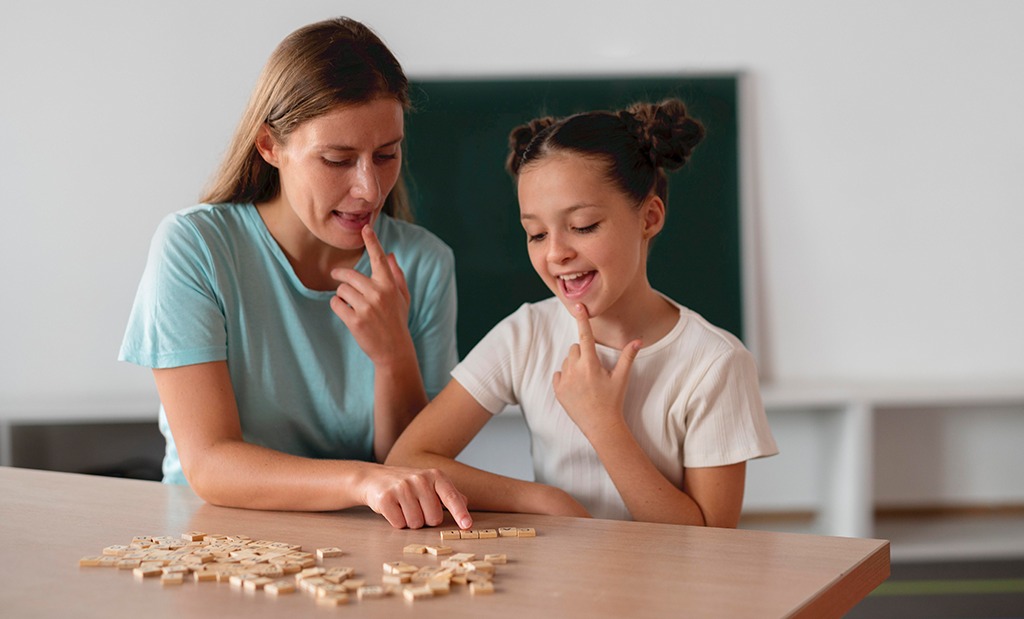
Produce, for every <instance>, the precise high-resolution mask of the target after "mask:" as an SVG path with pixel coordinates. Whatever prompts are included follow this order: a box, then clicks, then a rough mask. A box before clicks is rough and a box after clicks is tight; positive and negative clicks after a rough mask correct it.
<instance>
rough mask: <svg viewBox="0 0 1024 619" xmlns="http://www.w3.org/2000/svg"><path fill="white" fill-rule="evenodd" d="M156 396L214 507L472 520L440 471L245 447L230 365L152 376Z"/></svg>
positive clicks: (406, 520)
mask: <svg viewBox="0 0 1024 619" xmlns="http://www.w3.org/2000/svg"><path fill="white" fill-rule="evenodd" d="M153 375H154V377H155V379H156V385H157V391H158V392H159V394H160V401H161V403H162V404H163V407H164V412H165V413H166V415H167V421H168V424H169V425H170V428H171V434H172V435H173V437H174V442H175V445H176V446H177V449H178V456H179V458H180V459H181V465H182V470H183V471H184V473H185V477H186V478H187V479H188V482H189V484H190V485H191V486H192V489H193V490H194V491H195V492H196V494H198V495H199V496H200V497H201V498H203V499H204V500H206V501H208V502H210V503H213V504H215V505H223V506H229V507H243V508H249V509H272V510H293V511H328V510H338V509H345V508H348V507H352V506H355V505H368V506H369V507H370V508H371V509H373V510H374V511H375V512H377V513H379V514H381V515H383V516H384V517H385V518H386V519H387V520H388V522H390V523H391V524H392V526H395V527H398V528H401V527H410V528H419V527H422V526H424V525H425V524H426V525H432V526H433V525H437V524H440V523H441V522H442V520H443V516H444V514H443V511H442V505H443V506H445V507H447V508H448V510H449V511H450V512H451V513H452V516H453V517H455V519H456V522H458V523H459V525H460V526H463V527H464V528H465V527H469V526H471V525H472V521H471V519H470V516H469V512H468V511H467V509H466V501H465V497H463V496H462V495H461V494H460V493H459V491H458V490H456V488H455V486H454V485H452V483H451V481H450V480H449V479H448V478H447V476H445V475H444V474H443V473H441V472H440V471H429V470H427V471H419V470H407V469H396V468H390V467H385V466H382V465H379V464H373V463H367V462H359V461H347V460H317V459H311V458H302V457H298V456H293V455H289V454H285V453H282V452H279V451H275V450H272V449H268V448H265V447H261V446H258V445H253V444H250V443H247V442H245V440H244V439H243V437H242V429H241V424H240V422H239V416H238V407H237V403H236V400H235V394H234V389H233V388H232V385H231V378H230V374H229V373H228V368H227V363H226V362H224V361H215V362H210V363H201V364H196V365H187V366H182V367H178V368H171V369H156V370H153Z"/></svg>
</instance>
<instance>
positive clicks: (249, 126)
mask: <svg viewBox="0 0 1024 619" xmlns="http://www.w3.org/2000/svg"><path fill="white" fill-rule="evenodd" d="M408 91H409V81H408V79H407V78H406V76H405V72H404V71H402V66H401V65H400V64H399V63H398V60H397V59H396V58H395V56H394V54H392V53H391V51H390V50H389V49H388V48H387V46H386V45H384V42H383V41H381V40H380V38H379V37H378V36H377V35H376V34H374V32H373V31H372V30H370V28H368V27H367V26H365V25H363V24H361V23H360V22H357V21H355V20H354V19H349V18H347V17H339V18H337V19H328V20H325V21H321V22H317V23H314V24H310V25H308V26H304V27H302V28H299V29H298V30H296V31H295V32H293V33H291V34H290V35H288V36H287V37H286V38H285V39H284V40H283V41H281V43H280V44H279V45H278V46H277V48H276V49H275V50H274V52H273V53H272V54H271V56H270V59H269V60H267V64H266V66H265V67H264V68H263V72H262V73H261V74H260V77H259V80H258V81H257V83H256V87H255V89H253V93H252V96H251V97H250V99H249V104H248V106H247V107H246V109H245V112H244V114H243V115H242V120H241V121H240V122H239V125H238V128H237V129H236V131H235V135H234V137H233V138H232V141H231V145H230V146H229V147H228V151H227V153H226V154H225V157H224V161H223V162H222V164H221V167H220V169H219V171H218V172H217V174H216V175H215V176H214V178H213V180H212V182H211V184H210V187H209V189H208V190H207V191H206V193H205V194H204V195H203V197H202V201H203V202H208V203H217V202H264V201H266V200H270V199H273V198H274V197H276V196H277V194H278V192H279V191H280V188H281V185H280V179H279V177H278V173H277V168H275V167H273V166H272V165H270V164H268V163H267V162H266V161H264V160H263V157H261V156H260V154H259V152H258V151H257V150H256V135H257V133H258V131H259V129H260V127H261V126H263V125H266V126H267V128H268V129H269V130H270V133H271V135H272V136H273V137H274V139H275V140H278V141H279V142H284V141H285V140H286V139H287V137H288V135H290V134H291V132H292V131H294V130H295V129H296V128H297V127H298V126H299V125H301V124H302V123H304V122H306V121H308V120H311V119H313V118H317V117H318V116H322V115H323V114H326V113H327V112H330V111H331V110H333V109H335V108H336V107H338V106H344V105H356V104H361V103H369V102H370V101H373V100H375V99H378V98H382V97H384V98H392V99H395V100H396V101H398V102H399V103H400V104H402V107H403V108H405V109H408V108H409V92H408ZM384 212H385V213H387V214H388V215H393V216H398V217H402V218H405V219H408V218H409V216H410V212H409V207H408V198H407V195H406V190H405V185H404V183H403V181H402V179H401V178H399V181H398V182H397V183H396V184H395V187H394V189H392V191H391V194H390V195H389V196H388V197H387V199H386V201H385V203H384Z"/></svg>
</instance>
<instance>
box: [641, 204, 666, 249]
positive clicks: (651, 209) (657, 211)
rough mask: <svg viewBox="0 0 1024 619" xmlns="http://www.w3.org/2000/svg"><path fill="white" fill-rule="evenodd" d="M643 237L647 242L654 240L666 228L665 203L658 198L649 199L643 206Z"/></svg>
mask: <svg viewBox="0 0 1024 619" xmlns="http://www.w3.org/2000/svg"><path fill="white" fill-rule="evenodd" d="M643 218H644V224H643V236H644V239H645V240H650V239H653V238H654V237H656V236H657V235H658V233H659V232H661V229H662V228H664V227H665V203H664V202H662V201H661V198H659V197H658V196H650V197H648V198H647V200H646V202H645V203H644V206H643Z"/></svg>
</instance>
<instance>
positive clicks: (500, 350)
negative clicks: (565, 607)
mask: <svg viewBox="0 0 1024 619" xmlns="http://www.w3.org/2000/svg"><path fill="white" fill-rule="evenodd" d="M666 298H667V297H666ZM669 301H671V299H669ZM671 302H672V303H673V304H674V305H676V307H678V308H679V321H678V322H677V323H676V325H675V327H673V328H672V330H671V331H670V332H669V333H668V334H667V335H666V336H665V337H663V338H662V339H661V340H659V341H657V342H654V343H653V344H651V345H649V346H645V347H644V348H641V349H640V351H639V353H638V354H637V357H636V360H635V362H634V363H633V367H632V369H631V371H630V378H629V386H628V388H627V390H626V399H625V407H624V415H625V418H626V423H627V424H628V426H629V428H630V430H631V431H632V432H633V436H635V437H636V440H637V441H638V442H639V444H640V447H641V448H643V450H644V451H645V452H646V453H647V455H648V456H649V457H650V458H651V460H652V462H653V463H654V465H655V466H656V467H657V468H658V470H659V471H661V473H662V474H663V475H664V476H665V477H666V478H667V479H668V480H669V481H671V482H672V483H673V484H674V485H675V486H676V487H677V488H682V482H683V468H684V467H687V468H689V467H709V466H722V465H726V464H735V463H737V462H743V461H746V460H749V459H751V458H758V457H762V456H770V455H774V454H776V453H778V448H777V447H776V445H775V440H774V439H773V438H772V434H771V430H770V429H769V427H768V420H767V418H766V416H765V413H764V406H763V405H762V403H761V394H760V391H759V388H758V380H757V368H756V366H755V364H754V359H753V356H752V355H751V354H750V352H749V351H748V350H747V349H746V348H744V346H743V344H742V343H741V342H740V341H739V340H738V339H737V338H736V337H735V336H733V335H732V334H730V333H728V332H727V331H724V330H722V329H719V328H718V327H715V326H714V325H711V324H710V323H708V322H707V321H706V320H704V318H702V317H701V316H700V315H699V314H697V313H696V312H693V311H691V310H689V309H687V308H685V307H683V306H681V305H679V304H678V303H675V302H674V301H671ZM578 341H579V336H578V330H577V327H576V319H575V318H574V317H573V316H572V315H571V314H569V312H568V311H567V310H566V309H565V307H564V306H563V305H562V303H561V301H559V300H558V298H556V297H552V298H550V299H547V300H544V301H541V302H539V303H532V304H531V303H526V304H524V305H522V306H521V307H520V308H519V309H518V310H516V311H515V313H513V314H512V315H510V316H508V317H507V318H505V319H504V320H502V321H501V322H500V323H498V325H497V326H495V327H494V329H492V330H491V331H490V333H488V334H487V335H486V336H485V337H484V338H483V339H482V340H481V341H480V343H479V344H477V345H476V347H474V348H473V350H472V351H470V353H469V354H468V355H467V356H466V358H465V360H463V362H462V363H460V364H459V365H458V366H456V367H455V369H454V370H452V376H453V377H454V378H455V380H457V381H459V384H460V385H462V386H463V387H464V388H465V389H466V390H467V391H468V392H469V393H470V394H471V395H472V396H473V397H474V398H475V399H476V400H477V402H479V403H480V405H481V406H483V407H484V408H485V409H487V410H488V411H489V412H491V413H492V414H496V413H499V412H501V410H502V409H504V408H505V407H506V406H508V405H516V404H518V405H519V406H520V407H521V408H522V410H523V414H524V416H525V418H526V423H527V425H528V426H529V429H530V436H531V439H532V443H533V444H532V457H533V468H534V476H535V479H536V481H538V482H540V483H544V484H548V485H552V486H556V487H558V488H561V489H563V490H565V491H567V492H569V493H570V494H571V495H572V496H573V497H575V498H576V500H578V501H579V502H580V503H582V504H583V506H584V507H586V508H587V510H588V511H589V512H590V514H591V515H592V516H594V517H596V518H610V519H619V520H628V519H631V516H630V513H629V510H628V509H627V508H626V505H625V503H624V502H623V500H622V497H621V496H620V495H619V492H618V490H616V488H615V485H614V484H613V483H612V480H611V478H610V477H609V476H608V472H607V471H606V470H605V468H604V465H603V464H602V463H601V461H600V459H599V458H598V457H597V452H596V451H595V450H594V448H593V447H592V446H591V444H590V442H589V441H588V440H587V438H586V437H585V436H584V435H583V432H581V431H580V429H579V428H578V427H577V426H576V424H575V423H574V422H573V421H572V419H571V418H570V417H569V415H568V414H567V413H566V412H565V409H563V408H562V406H561V404H559V403H558V400H557V399H556V398H555V392H554V388H553V387H552V385H551V377H552V376H553V375H554V373H555V372H556V371H558V370H560V369H561V366H562V362H563V361H564V360H565V357H566V355H567V354H568V352H569V348H570V347H571V346H572V345H573V344H576V343H578ZM597 353H598V356H599V357H600V358H601V361H602V363H603V364H604V366H605V367H606V368H609V369H610V368H612V367H614V365H615V363H616V361H617V360H618V357H619V353H620V351H618V350H615V349H612V348H608V347H606V346H601V345H600V344H599V345H598V346H597Z"/></svg>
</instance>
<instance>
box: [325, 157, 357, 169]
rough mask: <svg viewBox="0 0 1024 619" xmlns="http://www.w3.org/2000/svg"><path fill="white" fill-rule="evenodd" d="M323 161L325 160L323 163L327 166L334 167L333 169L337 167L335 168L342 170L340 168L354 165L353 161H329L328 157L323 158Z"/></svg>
mask: <svg viewBox="0 0 1024 619" xmlns="http://www.w3.org/2000/svg"><path fill="white" fill-rule="evenodd" d="M322 159H323V161H324V163H325V164H326V165H329V166H332V167H335V168H340V167H344V166H349V165H352V161H351V160H350V159H341V160H337V161H336V160H334V159H328V158H327V157H322Z"/></svg>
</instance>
